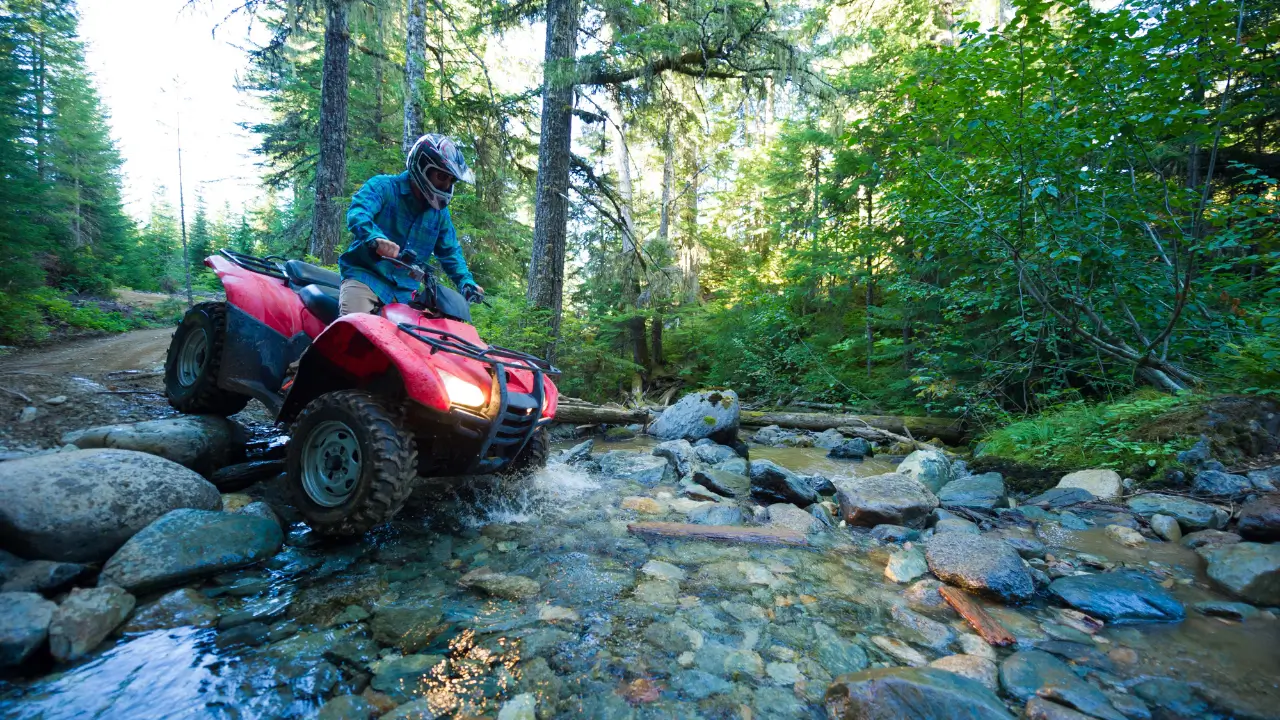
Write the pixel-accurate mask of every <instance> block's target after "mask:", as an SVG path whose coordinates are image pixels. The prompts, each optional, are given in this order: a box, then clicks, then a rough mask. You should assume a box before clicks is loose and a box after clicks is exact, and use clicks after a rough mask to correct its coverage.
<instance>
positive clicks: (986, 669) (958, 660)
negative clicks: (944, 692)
mask: <svg viewBox="0 0 1280 720" xmlns="http://www.w3.org/2000/svg"><path fill="white" fill-rule="evenodd" d="M929 667H932V668H937V669H939V670H946V671H947V672H949V673H955V674H956V675H959V676H960V677H966V678H969V679H970V680H976V681H978V682H980V683H982V685H983V687H985V688H987V689H988V690H991V691H992V692H995V691H996V690H999V689H1000V671H999V669H998V668H997V667H996V664H995V663H994V662H992V661H990V660H988V659H986V658H983V657H978V656H977V655H947V656H946V657H940V658H938V659H937V660H934V661H933V662H931V663H929Z"/></svg>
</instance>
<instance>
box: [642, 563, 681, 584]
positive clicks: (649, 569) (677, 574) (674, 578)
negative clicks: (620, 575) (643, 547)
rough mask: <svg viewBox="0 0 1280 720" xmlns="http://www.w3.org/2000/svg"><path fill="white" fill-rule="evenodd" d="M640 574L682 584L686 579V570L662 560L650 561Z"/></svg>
mask: <svg viewBox="0 0 1280 720" xmlns="http://www.w3.org/2000/svg"><path fill="white" fill-rule="evenodd" d="M640 572H642V573H644V574H645V575H648V576H649V577H652V578H657V579H659V580H669V581H671V582H677V583H678V582H680V581H681V580H684V579H685V577H686V573H685V571H684V570H681V569H680V568H678V567H676V566H675V565H672V564H671V563H668V562H663V561H661V560H650V561H649V562H647V563H645V564H644V567H642V568H640Z"/></svg>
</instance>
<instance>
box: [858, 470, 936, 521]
mask: <svg viewBox="0 0 1280 720" xmlns="http://www.w3.org/2000/svg"><path fill="white" fill-rule="evenodd" d="M836 489H837V490H838V492H837V497H838V498H839V500H840V514H841V515H842V516H843V517H844V520H845V522H847V523H848V524H850V525H854V526H861V527H875V526H876V525H884V524H889V525H907V526H911V525H920V524H922V523H923V522H924V520H925V518H926V517H928V516H929V513H930V512H932V511H933V509H934V508H936V507H938V498H937V497H935V496H934V494H933V493H932V492H930V491H929V489H928V488H926V487H925V486H924V485H921V484H920V483H919V482H917V481H915V480H914V479H912V478H909V477H907V476H906V475H902V474H900V473H886V474H884V475H874V476H872V477H858V478H849V479H841V480H838V481H836Z"/></svg>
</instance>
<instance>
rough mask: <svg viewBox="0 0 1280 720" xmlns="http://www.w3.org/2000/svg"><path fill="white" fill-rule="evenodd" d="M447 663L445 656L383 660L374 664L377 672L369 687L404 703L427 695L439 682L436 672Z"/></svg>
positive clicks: (411, 656) (406, 656)
mask: <svg viewBox="0 0 1280 720" xmlns="http://www.w3.org/2000/svg"><path fill="white" fill-rule="evenodd" d="M446 663H448V660H447V659H446V658H445V657H444V656H443V655H405V656H404V657H398V658H395V659H392V660H383V661H380V662H377V663H375V664H374V667H375V668H376V670H375V672H374V676H373V681H372V682H370V683H369V685H370V686H371V687H372V688H373V689H374V690H379V691H381V692H384V693H386V694H388V695H390V696H391V697H392V698H393V699H396V700H399V701H401V702H404V701H405V700H409V699H411V698H413V697H416V696H419V695H425V694H426V693H427V691H428V690H430V689H431V688H432V687H433V686H434V685H435V683H437V682H439V680H438V679H437V678H436V676H435V674H434V673H435V671H436V670H437V668H439V667H440V666H441V665H442V664H446ZM431 717H434V716H431Z"/></svg>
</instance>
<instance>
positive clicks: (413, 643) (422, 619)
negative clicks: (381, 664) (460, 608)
mask: <svg viewBox="0 0 1280 720" xmlns="http://www.w3.org/2000/svg"><path fill="white" fill-rule="evenodd" d="M443 617H444V613H443V612H442V611H441V609H440V607H439V606H438V605H437V604H435V603H434V602H430V601H422V602H405V603H403V604H396V605H382V606H380V607H376V608H374V614H373V622H371V623H370V626H371V628H372V630H373V639H374V640H376V641H377V642H378V643H379V644H380V645H389V646H391V647H395V648H397V649H399V650H400V652H402V653H406V654H407V653H416V652H418V651H419V650H422V649H423V648H425V647H426V646H427V645H428V644H429V643H430V642H431V641H432V640H434V639H436V637H437V636H439V635H440V633H441V632H443V631H444V630H445V628H446V627H448V626H447V625H445V624H444V623H442V622H441V620H442V619H443Z"/></svg>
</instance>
